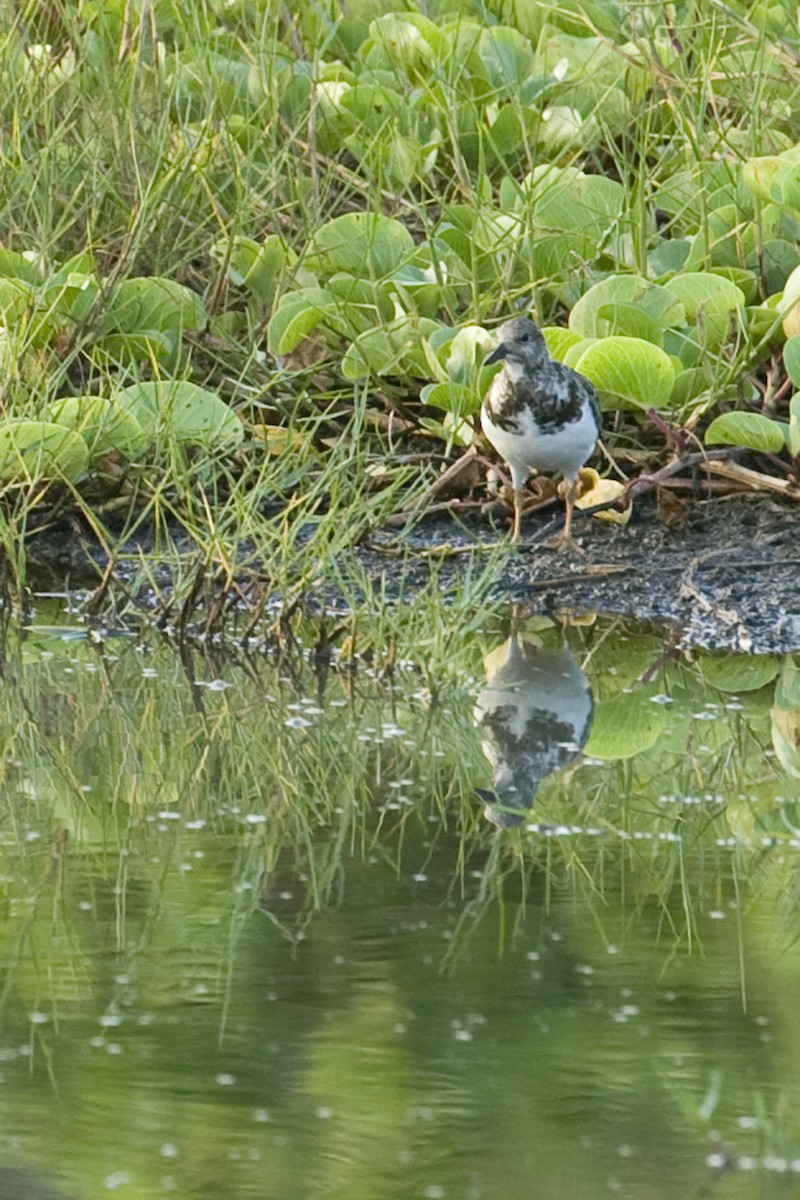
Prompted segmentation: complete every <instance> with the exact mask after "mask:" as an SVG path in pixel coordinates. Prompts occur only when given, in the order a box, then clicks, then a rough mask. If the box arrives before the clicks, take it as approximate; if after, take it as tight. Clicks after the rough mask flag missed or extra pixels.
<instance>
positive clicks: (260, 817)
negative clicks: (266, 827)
mask: <svg viewBox="0 0 800 1200" xmlns="http://www.w3.org/2000/svg"><path fill="white" fill-rule="evenodd" d="M266 819H267V814H266V813H248V814H247V816H246V817H245V821H246V822H247V824H248V825H263V824H264V822H265V821H266Z"/></svg>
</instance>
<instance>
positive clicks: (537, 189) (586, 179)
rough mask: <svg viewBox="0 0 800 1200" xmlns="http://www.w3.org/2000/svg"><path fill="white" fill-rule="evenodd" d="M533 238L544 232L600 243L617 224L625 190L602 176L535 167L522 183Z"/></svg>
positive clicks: (623, 204)
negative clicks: (577, 235)
mask: <svg viewBox="0 0 800 1200" xmlns="http://www.w3.org/2000/svg"><path fill="white" fill-rule="evenodd" d="M523 189H524V192H525V193H526V194H527V196H528V204H529V205H530V206H531V219H532V220H533V221H534V222H535V225H536V229H537V237H539V236H541V232H542V231H543V230H545V229H550V230H561V231H563V232H573V231H575V232H580V233H581V234H582V235H583V236H584V237H586V238H589V239H594V240H595V241H596V242H597V241H600V240H602V239H603V238H604V237H605V236H607V234H608V233H609V231H610V230H611V229H612V228H613V227H614V226H615V225H616V224H617V223H618V222H619V216H620V213H621V212H622V211H624V208H625V189H624V187H623V186H622V184H621V183H618V182H617V181H616V180H615V179H608V178H607V177H606V176H605V175H585V174H584V173H583V171H579V170H578V169H577V168H576V167H556V166H551V165H547V166H545V165H542V166H538V167H535V168H534V170H533V171H532V172H531V174H530V175H529V176H528V177H527V178H526V180H525V181H524V184H523Z"/></svg>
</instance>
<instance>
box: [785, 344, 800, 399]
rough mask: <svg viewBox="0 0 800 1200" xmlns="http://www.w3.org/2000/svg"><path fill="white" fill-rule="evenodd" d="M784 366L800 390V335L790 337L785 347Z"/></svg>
mask: <svg viewBox="0 0 800 1200" xmlns="http://www.w3.org/2000/svg"><path fill="white" fill-rule="evenodd" d="M783 365H784V366H785V367H786V374H787V375H788V376H789V378H790V379H791V381H792V383H793V384H794V386H795V387H796V388H800V334H795V335H794V337H790V338H789V340H788V341H787V342H786V345H785V346H784V347H783Z"/></svg>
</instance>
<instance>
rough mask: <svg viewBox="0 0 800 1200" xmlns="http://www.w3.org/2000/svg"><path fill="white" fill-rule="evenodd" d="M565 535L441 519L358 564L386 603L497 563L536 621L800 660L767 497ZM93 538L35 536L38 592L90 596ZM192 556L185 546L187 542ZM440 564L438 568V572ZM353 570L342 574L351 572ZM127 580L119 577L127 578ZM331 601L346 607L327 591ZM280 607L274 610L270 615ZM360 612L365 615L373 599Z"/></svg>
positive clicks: (795, 585) (502, 592) (788, 563)
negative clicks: (574, 545) (626, 630)
mask: <svg viewBox="0 0 800 1200" xmlns="http://www.w3.org/2000/svg"><path fill="white" fill-rule="evenodd" d="M557 528H558V523H557V522H556V523H554V522H553V521H552V520H551V519H550V517H547V516H543V515H541V514H540V515H538V516H537V515H534V516H529V517H527V518H526V520H525V525H524V536H525V544H523V545H522V546H521V547H519V548H518V549H515V548H513V547H510V546H509V547H508V549H507V552H506V551H505V548H506V538H507V528H506V526H504V525H499V526H492V525H491V524H490V523H489V522H488V521H486V520H483V519H473V520H472V521H471V522H469V523H459V522H457V521H454V520H453V519H451V518H449V517H447V516H443V517H436V518H431V519H426V520H423V521H422V522H421V523H420V524H419V525H418V526H417V527H416V528H415V529H414V530H412V531H410V532H405V533H398V532H397V531H396V530H391V531H377V532H375V533H374V534H372V535H371V536H370V538H369V539H367V540H366V541H365V543H364V544H362V545H360V546H358V547H357V548H355V549H354V551H353V559H352V562H351V565H352V566H356V567H357V568H358V570H359V572H360V573H361V576H362V578H363V574H366V576H367V578H368V579H369V580H370V581H371V583H372V584H373V586H374V587H375V589H376V592H377V590H378V588H380V589H381V593H382V595H385V596H386V597H387V598H389V599H390V600H392V599H396V600H401V599H402V597H403V596H404V595H408V594H409V593H413V592H414V591H416V590H418V589H420V588H423V587H426V586H428V585H429V583H430V580H431V576H432V572H433V571H435V574H436V578H437V579H438V582H439V587H440V589H441V590H442V592H443V593H447V592H448V591H454V590H455V589H457V588H458V587H459V586H460V584H461V581H462V580H463V577H464V574H465V572H466V571H467V570H472V571H473V572H474V571H476V570H484V571H485V570H486V566H487V562H489V561H490V553H491V551H492V550H493V549H496V548H497V547H498V546H499V547H500V548H501V552H500V554H499V555H496V556H495V557H494V560H493V565H492V567H491V569H492V570H494V569H495V567H496V577H494V576H493V578H492V580H491V584H490V595H491V596H492V598H494V599H496V600H497V599H499V600H501V601H502V600H507V602H508V605H509V607H511V606H512V605H518V606H522V607H523V609H524V610H525V611H529V612H536V613H545V614H548V613H555V612H563V611H565V610H566V611H567V612H574V613H586V612H597V613H603V614H611V615H615V616H620V617H627V618H631V619H634V620H636V621H642V622H652V623H655V624H657V625H660V626H667V627H669V628H670V630H671V631H672V633H673V636H674V637H675V639H676V641H677V643H678V644H679V645H682V646H697V647H703V648H706V649H709V650H738V651H743V652H747V653H756V654H769V653H784V652H790V651H795V650H800V545H798V535H799V534H800V510H798V509H797V508H795V506H794V505H789V504H786V503H785V502H784V503H781V502H778V501H775V500H772V499H770V498H769V497H765V496H763V495H738V496H734V497H730V498H726V499H720V498H715V499H712V500H701V501H694V502H693V503H692V504H691V505H690V506H689V508H688V511H687V513H686V519H685V522H684V523H683V524H682V525H681V527H679V528H675V527H670V526H669V525H666V524H664V523H663V522H662V521H661V520H659V517H658V514H657V512H656V506H655V501H654V500H653V499H652V498H651V497H644V498H641V499H640V500H637V503H636V509H635V513H634V515H633V518H632V520H631V522H630V524H629V525H627V526H624V527H623V526H615V525H611V524H609V523H607V522H603V521H599V520H597V519H596V518H589V517H582V518H581V519H579V520H576V528H575V535H576V540H577V541H578V542H579V544H580V545H581V546H582V548H583V549H584V551H585V554H584V556H582V557H581V556H572V555H565V554H558V553H555V552H554V551H552V550H549V549H547V548H546V547H545V546H544V545H543V544H542V542H543V541H544V540H545V539H546V538H547V537H548V536H549V535H551V534H552V533H553V531H554V529H557ZM90 542H91V539H90V538H88V537H87V538H75V537H74V531H73V536H71V537H65V536H64V530H61V531H58V530H53V531H52V532H51V533H50V532H49V533H45V534H40V535H39V536H37V537H35V538H34V539H32V542H31V543H30V565H29V586H30V587H31V589H32V590H34V591H36V590H55V589H56V588H57V587H58V586H59V585H60V586H62V587H64V586H66V587H69V588H71V589H73V590H77V591H81V590H91V589H93V588H95V587H96V586H97V584H98V581H99V579H100V577H101V576H102V574H103V572H104V570H105V567H106V565H107V560H106V558H105V555H104V554H103V553H102V552H101V551H100V549H99V547H97V545H96V544H95V545H91V544H90ZM139 548H141V551H142V553H143V554H144V555H146V556H147V557H148V559H149V560H150V562H151V565H152V576H151V577H152V578H153V579H157V580H158V586H159V587H161V586H163V587H164V588H165V589H166V590H169V586H170V568H169V565H168V564H167V563H159V562H158V561H153V557H154V551H153V547H152V546H147V545H144V544H142V545H141V547H138V546H137V547H133V546H131V547H126V550H127V551H129V552H131V551H136V550H138V549H139ZM186 552H187V554H189V553H190V546H189V545H188V543H187V546H186ZM434 564H435V565H434ZM347 566H348V564H347V563H340V567H341V568H342V569H343V573H344V574H349V572H348V570H347ZM120 573H121V574H122V571H120ZM321 594H322V595H325V599H326V601H327V600H330V602H331V603H332V604H333V605H335V606H338V605H339V603H340V600H341V598H340V597H337V595H336V593H335V592H334V591H330V590H328V589H327V588H325V587H324V585H323V589H322V593H317V596H320V595H321ZM152 599H153V598H152V597H148V596H141V597H140V600H141V603H142V607H143V608H144V609H146V608H147V607H149V603H148V601H150V602H152ZM280 599H281V598H280V597H277V596H276V597H275V598H274V603H273V604H270V605H268V606H267V609H266V610H265V611H272V613H273V614H274V613H275V611H276V608H277V606H279V605H280ZM365 603H367V604H368V603H370V601H369V599H365Z"/></svg>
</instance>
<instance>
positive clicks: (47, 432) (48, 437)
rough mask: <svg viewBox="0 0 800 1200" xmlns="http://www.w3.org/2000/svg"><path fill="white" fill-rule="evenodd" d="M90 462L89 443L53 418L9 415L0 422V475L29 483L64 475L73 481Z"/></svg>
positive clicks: (10, 479) (2, 477)
mask: <svg viewBox="0 0 800 1200" xmlns="http://www.w3.org/2000/svg"><path fill="white" fill-rule="evenodd" d="M88 465H89V447H88V446H87V445H86V442H85V441H84V440H83V438H82V437H81V436H80V434H79V433H74V432H73V431H72V430H71V429H67V428H66V427H65V426H64V425H57V424H55V423H54V422H52V421H25V420H17V419H13V418H12V419H11V420H9V421H6V422H5V424H3V425H0V479H2V480H3V482H5V483H23V482H24V483H29V482H31V481H33V480H37V479H65V480H67V481H68V482H69V483H74V482H75V481H76V480H77V479H79V478H80V477H81V475H83V474H84V473H85V471H86V468H87V466H88Z"/></svg>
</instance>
